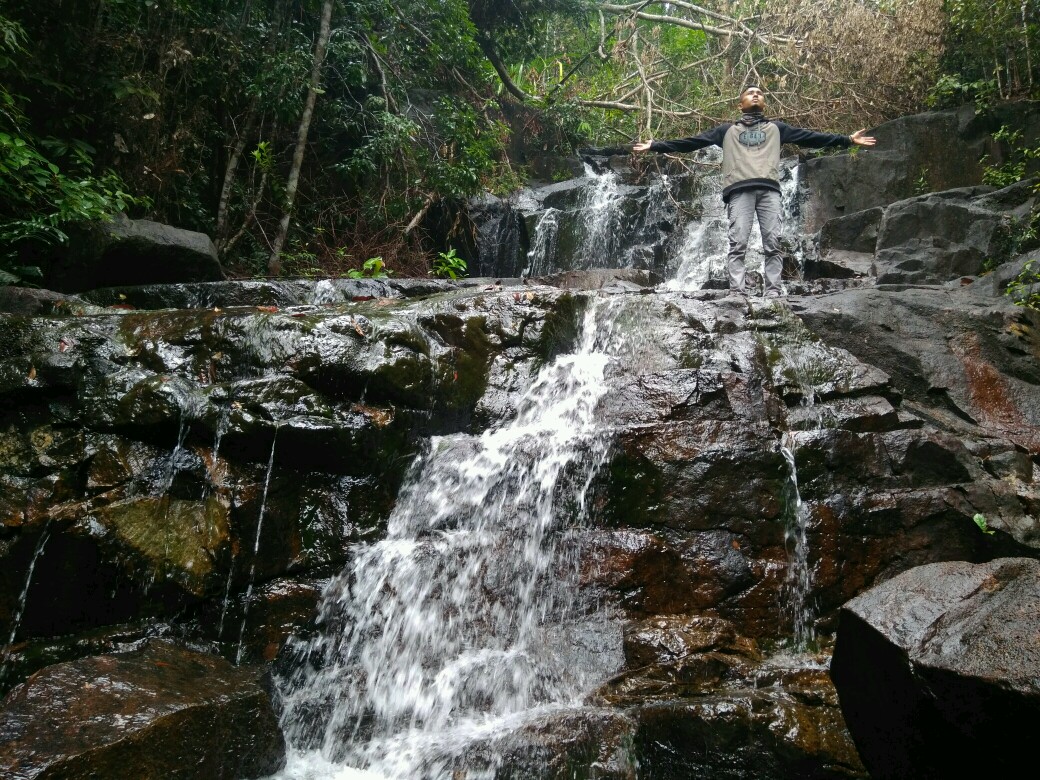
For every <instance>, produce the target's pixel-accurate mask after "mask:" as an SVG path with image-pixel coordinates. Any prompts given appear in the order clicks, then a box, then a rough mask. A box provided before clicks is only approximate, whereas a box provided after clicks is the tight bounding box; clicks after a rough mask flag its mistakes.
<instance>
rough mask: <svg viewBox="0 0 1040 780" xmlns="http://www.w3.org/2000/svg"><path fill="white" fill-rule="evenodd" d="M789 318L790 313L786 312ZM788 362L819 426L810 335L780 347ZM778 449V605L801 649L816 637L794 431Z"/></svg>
mask: <svg viewBox="0 0 1040 780" xmlns="http://www.w3.org/2000/svg"><path fill="white" fill-rule="evenodd" d="M785 316H789V317H792V318H793V315H791V314H789V313H788V314H786V315H785ZM782 352H783V354H784V356H785V358H786V360H787V365H788V370H789V374H788V376H789V377H790V378H792V379H793V380H794V383H795V385H796V386H797V389H798V392H799V395H800V399H799V406H801V407H803V408H804V409H806V410H807V411H808V417H807V418H806V419H807V420H808V421H809V423H810V426H811V427H812V428H813V429H820V428H822V427H823V420H822V417H821V415H820V414H819V409H818V407H817V406H816V383H817V381H818V380H819V379H820V378H821V377H822V376H824V375H826V371H825V370H824V369H821V365H820V355H819V353H818V352H817V350H816V347H815V344H814V343H813V342H812V340H811V339H805V338H800V339H797V340H796V341H795V342H794V343H792V344H788V345H785V347H784V348H783V350H782ZM780 453H781V454H782V455H783V456H784V460H785V461H787V467H788V486H787V496H786V499H787V501H786V507H785V508H786V512H785V518H784V519H785V523H786V525H785V528H784V546H785V548H786V550H787V575H786V577H785V579H784V585H783V591H782V594H781V595H782V598H783V604H782V609H783V611H784V612H785V614H786V615H787V617H788V618H789V619H790V625H791V633H792V643H791V644H792V649H794V650H796V651H805V650H808V649H809V648H810V646H811V645H812V643H813V642H814V641H815V639H816V633H815V630H814V628H813V620H814V618H815V609H814V605H813V604H812V603H811V601H810V599H809V594H810V593H811V588H812V566H811V564H810V562H809V537H808V525H809V513H808V510H807V509H806V507H805V506H804V504H803V503H802V496H801V492H800V490H799V488H798V463H797V453H798V434H797V432H796V431H794V430H791V429H788V430H786V431H784V433H783V435H782V436H781V440H780Z"/></svg>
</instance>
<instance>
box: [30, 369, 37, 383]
mask: <svg viewBox="0 0 1040 780" xmlns="http://www.w3.org/2000/svg"><path fill="white" fill-rule="evenodd" d="M35 380H36V366H29V381H30V382H33V381H35Z"/></svg>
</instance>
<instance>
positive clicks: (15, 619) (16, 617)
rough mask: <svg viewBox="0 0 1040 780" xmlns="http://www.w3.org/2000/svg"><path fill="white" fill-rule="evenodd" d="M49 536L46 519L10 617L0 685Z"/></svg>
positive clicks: (0, 661)
mask: <svg viewBox="0 0 1040 780" xmlns="http://www.w3.org/2000/svg"><path fill="white" fill-rule="evenodd" d="M50 538H51V527H50V521H48V522H47V525H46V526H45V527H44V529H43V533H42V534H40V538H39V540H38V541H37V542H36V548H35V549H34V550H33V554H32V558H30V559H29V570H28V571H27V573H26V575H25V584H24V585H23V586H22V591H21V593H20V594H19V595H18V601H17V603H16V606H15V609H14V614H13V616H12V617H11V632H10V634H9V635H8V637H7V646H6V647H5V648H4V654H3V657H0V685H2V684H3V682H4V680H5V679H6V677H7V673H8V669H9V668H10V660H11V648H12V646H13V645H14V640H15V637H16V636H17V635H18V629H19V627H21V624H22V616H23V615H24V614H25V605H26V602H27V601H28V600H29V587H30V586H31V585H32V578H33V572H35V571H36V562H37V561H39V559H40V556H41V555H43V549H44V548H45V547H46V546H47V540H48V539H50Z"/></svg>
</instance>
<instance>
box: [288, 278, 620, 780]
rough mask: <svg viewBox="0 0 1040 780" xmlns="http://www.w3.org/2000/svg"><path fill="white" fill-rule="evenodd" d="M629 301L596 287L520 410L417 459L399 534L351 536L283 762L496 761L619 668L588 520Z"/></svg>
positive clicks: (298, 694) (327, 766)
mask: <svg viewBox="0 0 1040 780" xmlns="http://www.w3.org/2000/svg"><path fill="white" fill-rule="evenodd" d="M622 304H623V300H622V299H620V298H615V299H609V298H595V299H592V300H591V301H590V304H589V306H588V309H587V311H586V315H585V317H584V323H583V328H582V336H581V340H580V344H579V346H578V348H577V349H576V351H575V352H574V353H573V354H568V355H562V356H560V357H557V358H556V359H555V360H553V361H551V362H549V363H548V364H547V365H546V366H545V367H544V368H543V369H542V370H541V372H540V373H539V374H538V376H537V377H536V379H535V380H534V382H533V384H532V385H531V387H530V388H529V389H528V390H527V392H526V393H525V394H524V395H523V397H522V398H521V399H520V401H519V403H518V407H517V411H516V416H515V417H514V418H513V419H512V420H511V421H509V422H507V423H505V424H502V425H501V426H499V427H497V428H494V429H492V430H488V431H486V432H485V433H483V434H482V435H479V436H473V435H464V434H457V435H451V436H441V437H435V438H433V439H432V440H431V442H430V445H429V448H428V450H427V451H426V452H425V453H424V454H423V455H421V456H420V457H419V458H418V459H417V461H416V462H415V464H414V465H413V467H412V468H411V471H410V473H409V475H408V476H407V478H406V482H405V485H404V486H403V488H402V490H401V493H400V496H399V499H398V502H397V505H396V507H395V509H394V511H393V513H392V515H391V517H390V520H389V527H388V530H387V534H386V538H385V539H384V540H382V541H379V542H376V543H372V544H365V545H361V546H359V547H357V548H356V549H355V550H354V551H353V555H352V562H351V564H350V565H349V566H348V568H347V569H346V570H345V571H344V572H343V573H342V574H341V575H340V576H339V577H338V578H336V579H335V580H334V581H333V582H332V584H331V585H330V586H329V587H328V588H327V590H326V591H325V593H324V596H323V600H322V603H321V606H320V609H319V615H320V617H319V621H318V630H319V633H318V634H317V636H315V637H314V638H311V639H297V640H294V641H293V643H292V644H291V645H290V654H291V657H292V658H293V660H294V667H293V671H292V672H291V674H290V676H289V677H288V678H286V679H282V680H280V694H281V696H280V701H281V706H282V709H283V715H282V724H283V728H284V730H285V733H286V736H287V740H288V743H289V746H290V760H289V765H288V766H287V768H286V769H285V770H284V771H283V772H282V773H281V774H280V775H278V777H279V778H284V779H286V780H288V779H289V778H292V779H293V780H304V779H307V780H319V779H320V780H332V778H338V779H339V780H346V779H347V778H362V777H370V776H375V777H384V778H394V779H397V778H402V779H404V778H407V779H408V780H414V779H416V778H429V779H430V780H452V778H454V777H457V776H458V777H461V776H465V777H466V778H467V780H476V778H481V777H492V776H493V774H494V770H495V766H496V765H497V762H498V761H499V760H500V758H499V757H498V756H497V754H496V749H495V747H494V745H495V742H496V740H497V739H498V738H500V737H501V736H502V735H503V734H507V733H510V732H513V731H515V730H516V729H518V728H520V727H522V726H523V724H524V723H528V722H530V721H531V720H532V719H535V718H537V717H545V716H546V715H547V714H549V713H552V712H554V711H559V710H560V709H561V708H566V707H568V706H575V705H577V704H579V703H580V702H581V700H582V697H583V695H584V694H586V693H587V692H588V691H589V690H590V688H592V687H594V686H595V685H596V684H597V683H599V682H600V681H602V679H603V678H605V677H606V676H608V675H609V674H611V673H612V672H613V671H614V669H615V667H616V664H617V663H619V661H620V654H619V647H618V646H617V643H615V644H614V646H613V647H612V646H611V643H610V641H606V640H605V639H604V636H605V634H606V633H609V631H606V630H605V629H604V628H603V626H604V625H605V623H606V619H607V616H606V614H605V613H604V611H603V609H602V608H601V607H599V606H597V605H596V604H594V603H589V599H588V594H585V595H584V596H583V591H582V590H581V589H580V588H579V578H580V571H579V563H580V533H579V531H580V529H581V527H582V524H583V521H584V519H585V517H586V514H587V511H588V506H587V504H586V493H587V491H588V488H589V486H590V483H591V481H592V480H593V478H594V477H595V475H596V473H597V470H598V469H599V467H600V466H601V465H602V463H603V462H604V460H605V457H606V454H607V449H608V447H609V444H610V435H609V434H610V432H609V430H608V429H607V428H606V427H604V426H603V424H602V423H601V422H600V421H599V420H598V419H597V416H596V409H597V406H598V404H599V402H600V400H601V399H602V398H603V396H604V394H605V392H606V389H607V382H606V376H607V373H608V369H609V367H610V366H611V364H612V363H615V362H617V359H618V357H619V355H620V350H621V349H622V347H621V343H622V342H621V339H620V335H619V328H618V327H617V326H616V323H617V318H616V317H615V312H614V310H615V309H617V308H619V307H620V306H621V305H622ZM597 632H598V633H597ZM583 637H584V641H583V639H582V638H583ZM360 770H365V771H367V772H369V773H374V775H365V774H358V772H359V771H360ZM457 771H464V774H459V775H456V774H455V773H456V772H457Z"/></svg>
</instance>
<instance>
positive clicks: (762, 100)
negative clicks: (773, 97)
mask: <svg viewBox="0 0 1040 780" xmlns="http://www.w3.org/2000/svg"><path fill="white" fill-rule="evenodd" d="M765 108H766V96H765V94H764V93H763V92H762V90H760V89H759V88H758V87H748V88H747V89H745V90H744V91H743V92H741V93H740V110H741V111H755V110H756V109H757V110H759V111H765Z"/></svg>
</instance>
